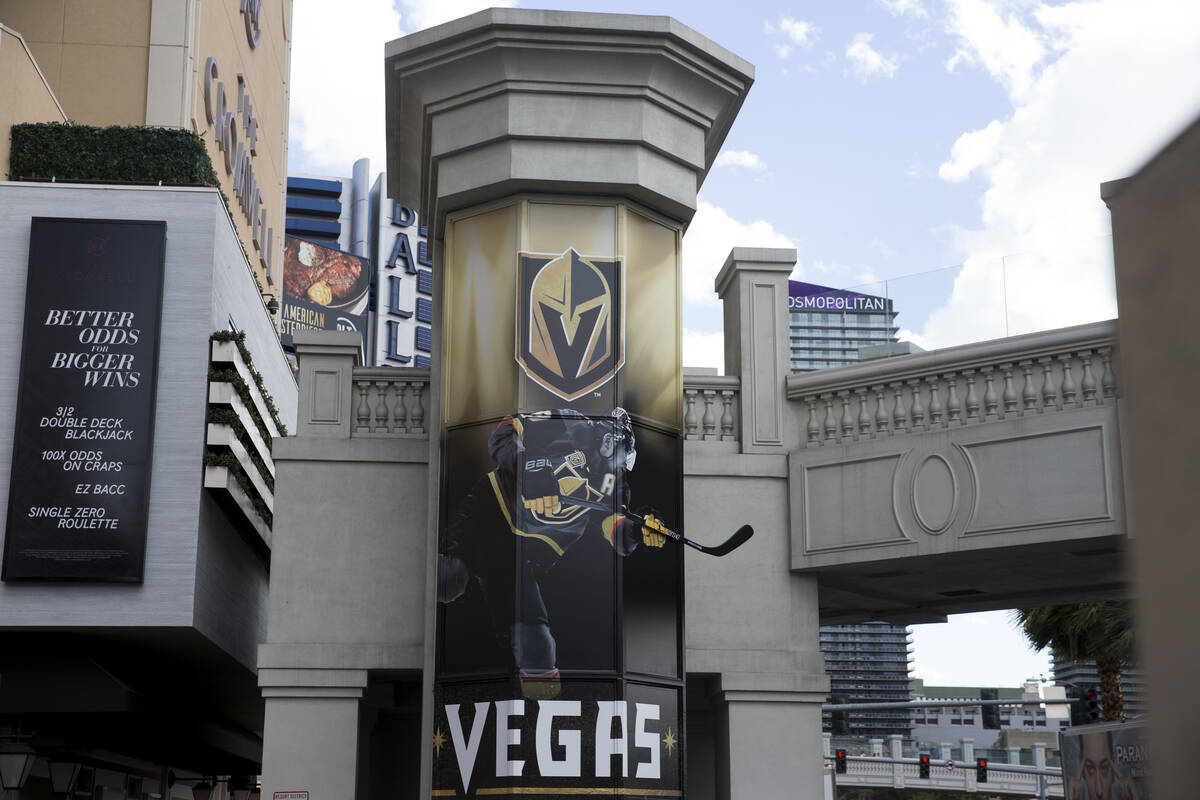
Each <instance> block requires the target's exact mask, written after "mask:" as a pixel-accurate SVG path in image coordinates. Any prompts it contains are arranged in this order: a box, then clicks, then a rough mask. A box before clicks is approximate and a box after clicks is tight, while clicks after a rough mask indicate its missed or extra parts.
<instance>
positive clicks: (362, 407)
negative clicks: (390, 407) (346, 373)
mask: <svg viewBox="0 0 1200 800" xmlns="http://www.w3.org/2000/svg"><path fill="white" fill-rule="evenodd" d="M370 389H371V382H370V381H366V380H357V381H354V391H356V392H358V408H357V410H356V414H355V421H356V422H357V423H358V424H357V426H356V427H355V430H356V431H358V432H360V433H366V432H367V431H370V430H371V406H370V405H369V403H368V402H367V393H368V392H369V391H370Z"/></svg>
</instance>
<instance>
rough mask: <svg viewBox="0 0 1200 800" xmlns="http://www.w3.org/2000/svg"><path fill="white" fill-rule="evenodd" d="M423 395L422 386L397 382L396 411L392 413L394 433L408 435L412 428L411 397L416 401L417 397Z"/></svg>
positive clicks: (407, 382)
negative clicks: (410, 420)
mask: <svg viewBox="0 0 1200 800" xmlns="http://www.w3.org/2000/svg"><path fill="white" fill-rule="evenodd" d="M420 393H421V384H419V383H416V382H412V381H396V410H395V411H394V412H393V413H392V419H393V422H392V432H393V433H407V432H409V431H410V430H411V428H410V424H411V423H410V422H409V419H410V414H411V413H412V406H411V404H410V403H409V397H412V398H413V399H414V402H415V400H416V396H417V395H419V394H420Z"/></svg>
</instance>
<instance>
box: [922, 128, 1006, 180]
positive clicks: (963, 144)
mask: <svg viewBox="0 0 1200 800" xmlns="http://www.w3.org/2000/svg"><path fill="white" fill-rule="evenodd" d="M1003 136H1004V125H1002V124H1001V123H1000V121H999V120H992V121H991V122H990V123H988V126H987V127H986V128H980V129H979V130H977V131H969V132H967V133H964V134H963V135H962V136H960V137H958V139H957V141H955V142H954V146H953V147H951V148H950V160H949V161H946V162H945V163H943V164H942V165H941V166H940V167H938V177H939V178H941V179H942V180H944V181H947V182H949V183H959V182H960V181H965V180H966V179H967V178H968V177H970V175H971V173H972V172H974V171H975V170H977V169H979V168H980V167H985V166H988V165H990V164H992V163H994V160H995V159H996V158H997V157H998V156H999V153H1000V151H999V146H998V145H999V144H1000V142H1001V140H1002V138H1003Z"/></svg>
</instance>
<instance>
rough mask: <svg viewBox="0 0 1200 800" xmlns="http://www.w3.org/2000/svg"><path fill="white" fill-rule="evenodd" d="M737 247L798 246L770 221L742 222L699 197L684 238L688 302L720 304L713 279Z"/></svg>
mask: <svg viewBox="0 0 1200 800" xmlns="http://www.w3.org/2000/svg"><path fill="white" fill-rule="evenodd" d="M734 247H795V244H793V243H792V240H791V239H789V238H788V237H787V236H784V235H783V234H782V233H779V232H778V231H776V230H775V229H774V228H773V227H771V224H770V223H768V222H764V221H762V220H756V221H754V222H749V223H746V222H741V221H739V220H736V219H734V218H733V217H731V216H729V214H727V213H725V211H723V210H722V209H720V208H718V207H716V206H714V205H712V204H711V203H706V202H704V200H703V199H700V200H698V204H697V207H696V216H694V217H692V223H691V225H690V226H688V230H687V233H686V234H685V235H684V237H683V299H684V301H685V302H689V303H695V304H696V305H700V306H715V305H716V304H717V294H716V292H715V291H714V289H713V281H714V280H715V279H716V277H717V272H718V271H719V270H720V269H721V266H722V265H723V264H724V263H725V259H726V258H728V256H729V251H730V250H731V249H733V248H734ZM689 366H691V365H690V364H689Z"/></svg>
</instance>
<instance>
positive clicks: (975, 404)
mask: <svg viewBox="0 0 1200 800" xmlns="http://www.w3.org/2000/svg"><path fill="white" fill-rule="evenodd" d="M962 374H963V380H964V381H965V382H966V384H967V399H966V403H965V405H966V407H967V419H968V420H973V419H974V420H977V419H979V396H978V395H976V394H975V370H973V369H964V370H963V371H962Z"/></svg>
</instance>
